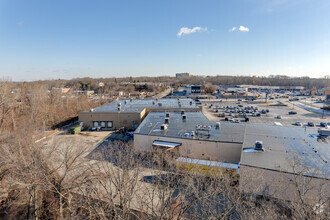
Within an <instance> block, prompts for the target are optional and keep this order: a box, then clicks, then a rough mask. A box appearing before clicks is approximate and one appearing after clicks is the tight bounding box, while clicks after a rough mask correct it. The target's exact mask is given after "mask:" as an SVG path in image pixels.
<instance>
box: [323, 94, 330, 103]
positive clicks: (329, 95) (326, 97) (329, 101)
mask: <svg viewBox="0 0 330 220" xmlns="http://www.w3.org/2000/svg"><path fill="white" fill-rule="evenodd" d="M324 101H325V102H326V103H328V104H330V94H327V95H325V98H324Z"/></svg>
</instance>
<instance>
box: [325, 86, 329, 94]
mask: <svg viewBox="0 0 330 220" xmlns="http://www.w3.org/2000/svg"><path fill="white" fill-rule="evenodd" d="M324 95H330V87H328V88H325V89H324Z"/></svg>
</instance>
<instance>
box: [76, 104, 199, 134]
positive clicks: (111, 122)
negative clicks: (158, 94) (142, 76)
mask: <svg viewBox="0 0 330 220" xmlns="http://www.w3.org/2000/svg"><path fill="white" fill-rule="evenodd" d="M181 110H185V111H200V109H199V108H198V107H197V106H196V104H195V102H194V101H193V100H192V99H119V100H117V101H114V102H111V103H109V104H106V105H102V106H100V107H97V108H94V109H90V110H88V111H84V112H80V113H79V114H78V117H79V121H80V122H83V126H84V127H85V128H87V129H93V128H94V129H95V128H98V129H101V130H116V129H119V128H123V127H125V128H128V129H134V128H137V126H138V125H139V124H140V123H141V122H142V120H143V119H144V117H145V116H146V115H147V114H148V113H149V112H150V111H181Z"/></svg>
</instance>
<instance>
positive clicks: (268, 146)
mask: <svg viewBox="0 0 330 220" xmlns="http://www.w3.org/2000/svg"><path fill="white" fill-rule="evenodd" d="M317 134H318V133H317V129H316V128H307V129H306V132H305V129H304V128H296V127H284V126H272V125H260V124H249V125H248V126H247V127H246V132H245V138H244V143H243V149H244V148H253V147H254V144H255V142H256V141H262V142H263V146H264V151H263V152H244V150H243V152H242V155H241V164H242V165H247V166H252V167H259V168H265V169H271V170H278V171H283V172H289V173H301V174H304V175H308V176H317V177H321V178H326V179H329V177H330V170H329V165H328V162H329V157H330V151H329V147H330V139H323V140H321V139H319V138H318V136H317Z"/></svg>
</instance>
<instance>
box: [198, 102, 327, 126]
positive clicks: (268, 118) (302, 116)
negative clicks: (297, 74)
mask: <svg viewBox="0 0 330 220" xmlns="http://www.w3.org/2000/svg"><path fill="white" fill-rule="evenodd" d="M270 101H271V102H268V105H267V104H266V103H265V102H264V99H261V100H260V101H259V100H256V101H243V100H242V101H240V102H237V101H236V100H227V101H226V100H221V99H220V100H201V102H202V105H203V113H204V114H205V115H206V117H207V118H208V119H209V120H212V121H223V122H225V117H227V118H231V117H233V119H234V120H236V119H237V120H238V121H239V122H240V123H245V122H244V117H243V116H239V114H238V113H234V111H235V110H234V107H237V108H238V105H242V106H243V107H241V108H243V109H244V108H245V107H248V106H250V107H251V106H253V108H255V107H257V108H258V110H257V112H260V111H261V110H262V109H265V110H266V109H268V110H269V112H266V113H265V114H261V116H260V117H256V116H252V113H251V111H250V112H249V113H246V114H247V115H246V116H247V117H248V118H249V122H248V123H255V124H268V125H276V124H277V125H283V126H296V125H295V123H296V122H298V121H299V122H301V123H302V126H306V125H307V123H308V122H313V123H314V124H315V127H320V122H329V121H330V120H329V117H328V118H324V119H322V118H321V116H322V115H321V114H319V113H314V112H310V111H307V110H305V109H303V108H301V107H298V106H296V105H293V104H292V103H289V102H288V101H287V99H276V100H270ZM278 102H282V103H283V104H285V105H286V106H273V105H274V104H276V103H278ZM210 105H213V106H211V107H210ZM226 106H228V107H229V108H230V107H232V108H231V109H229V111H227V112H228V113H226V116H225V117H219V115H220V114H221V113H225V111H226V109H225V108H226ZM217 110H218V112H216V111H217ZM230 111H233V113H231V114H230ZM289 111H295V112H297V114H293V115H290V114H289ZM278 115H280V116H281V119H277V118H276V117H277V116H278ZM275 122H276V123H275ZM228 123H231V122H228Z"/></svg>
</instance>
